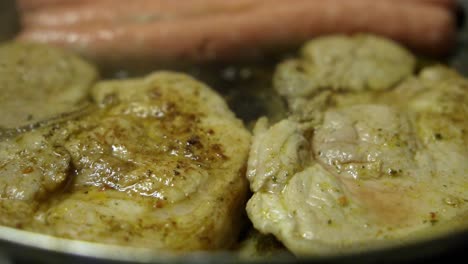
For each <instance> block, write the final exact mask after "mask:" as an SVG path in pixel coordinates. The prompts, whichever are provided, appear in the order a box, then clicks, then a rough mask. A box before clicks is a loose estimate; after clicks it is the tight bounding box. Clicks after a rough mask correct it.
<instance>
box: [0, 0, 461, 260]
mask: <svg viewBox="0 0 468 264" xmlns="http://www.w3.org/2000/svg"><path fill="white" fill-rule="evenodd" d="M459 4H460V7H461V8H460V15H459V18H460V20H459V22H460V23H459V33H458V40H457V41H458V43H457V47H456V49H455V50H454V51H453V52H452V55H451V56H450V57H448V58H447V61H446V62H447V63H448V64H449V65H450V66H452V67H453V68H455V69H457V70H458V71H459V72H461V73H462V74H464V75H465V76H468V25H467V24H468V23H466V22H465V19H464V13H468V1H464V0H463V1H461V0H460V1H459ZM17 17H18V14H17V11H16V9H15V1H14V0H1V1H0V42H1V41H6V40H8V39H10V38H11V37H12V36H14V34H15V33H16V32H17V30H18V28H19V22H18V19H17ZM272 65H274V64H273V63H272V62H271V61H267V62H261V63H259V64H255V65H253V66H252V65H250V66H249V67H252V69H254V70H256V71H253V72H254V73H255V72H257V73H258V72H260V74H253V77H251V78H250V79H249V80H247V81H245V80H241V81H240V82H241V83H239V82H236V81H234V82H233V81H232V80H229V81H227V80H225V79H223V78H220V77H217V76H220V75H222V74H221V71H222V70H213V69H207V73H206V74H205V75H200V76H201V78H202V79H203V78H204V76H205V77H206V76H211V77H206V78H205V79H206V80H205V81H207V82H208V83H209V84H210V83H211V84H216V85H213V86H214V87H224V88H223V89H221V91H220V92H222V93H223V94H224V95H226V94H228V95H229V96H228V97H227V98H228V103H229V104H230V106H231V108H232V109H233V110H234V111H235V112H236V114H237V115H238V116H239V117H241V118H242V119H244V120H245V121H247V122H249V121H252V120H255V119H256V118H257V117H258V116H260V115H264V114H270V113H269V111H268V110H267V108H268V107H265V106H264V105H261V103H259V102H260V101H262V100H255V99H256V98H255V96H257V97H258V94H251V95H252V98H250V99H249V100H247V101H246V100H245V98H246V96H245V94H243V93H244V92H246V91H245V90H244V91H243V90H239V89H237V88H238V87H241V86H244V87H245V86H248V85H246V82H248V83H250V84H252V83H256V84H258V83H264V84H265V82H262V81H261V79H262V78H264V76H265V74H266V75H268V73H271V71H272V69H273V66H272ZM218 66H219V65H218ZM218 66H217V67H213V68H216V69H219V67H218ZM230 67H232V66H230ZM236 67H245V65H244V66H236ZM221 69H223V68H221ZM224 69H226V68H224ZM119 74H120V73H119ZM111 75H112V74H111ZM213 76H215V77H213ZM114 77H115V76H114ZM248 83H247V84H248ZM236 86H238V87H236ZM233 87H234V88H236V89H233ZM232 90H236V91H237V92H234V93H232ZM257 99H258V98H257ZM246 108H248V109H250V110H252V109H253V110H254V111H246V110H245V109H246ZM466 250H468V230H459V231H456V232H455V231H454V232H451V233H448V234H445V235H443V236H439V237H435V238H433V239H431V240H423V241H419V242H411V243H407V244H405V245H399V246H394V247H390V248H381V249H374V250H369V251H365V252H357V253H349V254H344V255H332V256H327V257H309V258H297V257H294V256H292V255H291V254H288V253H286V252H284V253H283V252H279V253H277V254H274V255H270V256H267V257H264V258H261V259H245V258H242V257H241V256H239V255H238V254H236V253H235V252H231V251H221V252H214V253H213V252H196V253H189V254H182V255H180V254H178V255H176V254H171V253H169V252H157V251H155V250H150V249H141V248H140V249H139V248H129V247H122V246H111V245H104V244H97V243H91V242H83V241H75V240H67V239H62V238H56V237H51V236H47V235H42V234H36V233H31V232H27V231H22V230H17V229H13V228H9V227H2V226H0V264H10V263H11V264H12V263H31V262H32V263H96V264H98V263H99V264H101V263H102V264H104V263H105V264H126V263H173V264H176V263H191V264H197V263H444V262H447V261H450V260H452V259H454V258H457V259H458V261H457V262H460V263H468V262H467V260H468V257H467V255H468V254H466V253H465V251H466Z"/></svg>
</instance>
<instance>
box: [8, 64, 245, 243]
mask: <svg viewBox="0 0 468 264" xmlns="http://www.w3.org/2000/svg"><path fill="white" fill-rule="evenodd" d="M91 94H92V98H93V101H94V102H95V104H94V105H93V106H90V107H92V108H93V109H92V111H89V112H87V113H85V114H83V115H81V116H79V117H75V118H73V119H70V120H65V121H61V122H57V123H54V124H52V125H50V126H45V127H41V128H38V129H36V130H35V131H32V132H25V133H23V134H21V135H18V136H15V137H12V138H9V139H7V140H6V141H5V142H2V143H3V144H9V145H8V146H10V145H12V146H11V147H8V148H3V149H2V152H1V153H0V154H2V155H0V164H1V166H0V173H1V174H0V176H1V179H2V181H0V187H1V188H0V194H1V195H2V199H1V200H0V209H2V210H4V211H2V217H3V216H4V215H5V214H4V213H3V212H6V214H7V215H8V214H10V213H11V214H13V213H14V212H13V213H12V210H16V209H15V208H14V207H11V206H8V205H9V204H11V203H15V202H18V201H25V202H27V203H33V204H34V205H35V207H34V208H29V209H28V210H25V211H24V212H25V213H24V214H23V215H22V218H21V223H20V224H18V225H16V227H20V228H23V229H26V230H30V231H35V232H41V233H46V234H50V235H54V236H59V237H65V238H71V239H79V240H87V241H95V242H102V243H110V244H118V245H126V246H134V247H148V248H158V249H165V250H176V251H179V250H183V251H187V250H202V249H220V248H228V247H229V246H231V245H232V244H233V243H234V242H235V241H236V240H237V238H238V232H239V230H240V228H241V226H242V224H243V221H242V211H243V206H244V202H245V199H246V195H247V182H246V179H245V177H244V176H243V175H244V173H245V162H246V159H247V154H248V148H249V143H250V134H249V132H248V131H247V130H245V128H244V127H243V124H242V122H241V121H240V120H238V119H236V118H235V116H234V114H233V113H232V112H231V111H230V110H229V109H228V107H227V106H226V104H225V103H224V101H223V100H222V98H221V97H220V96H218V95H217V94H216V93H214V92H213V91H212V90H210V88H208V87H207V86H205V85H203V84H202V83H200V82H198V81H196V80H194V79H192V78H190V77H188V76H185V75H182V74H176V73H170V72H159V73H154V74H152V75H149V76H147V77H145V78H141V79H130V80H125V81H102V82H100V83H98V84H97V85H96V86H95V87H94V88H93V89H92V91H91ZM23 141H27V142H29V143H34V142H40V144H39V143H38V144H32V145H33V146H36V145H37V147H35V148H33V147H31V146H30V144H23V143H22V142H23ZM42 145H43V147H42V148H41V147H40V146H42ZM49 146H51V147H49ZM52 147H53V148H52ZM30 148H33V149H32V150H29V149H30ZM57 148H58V149H59V150H60V151H59V150H57ZM37 149H39V150H37ZM24 153H32V154H31V155H26V154H24ZM51 153H52V154H54V153H55V155H52V154H51ZM62 153H63V155H62V156H60V155H59V154H62ZM24 156H26V158H29V157H32V158H31V159H32V160H33V164H34V165H30V164H29V160H28V159H25V158H24ZM42 159H44V160H46V161H47V162H48V164H56V166H58V167H57V168H54V169H55V170H56V171H58V172H59V173H55V172H54V171H52V172H50V170H48V167H45V166H43V164H42V163H40V161H41V160H42ZM57 159H58V160H59V161H57ZM59 165H63V166H59ZM61 176H62V177H61ZM53 179H55V181H53ZM31 182H33V183H31ZM13 189H15V190H18V191H17V192H19V191H23V192H24V193H25V195H19V194H17V195H15V194H12V193H11V192H9V191H8V190H13ZM26 194H28V195H26ZM2 224H4V225H14V222H9V221H2Z"/></svg>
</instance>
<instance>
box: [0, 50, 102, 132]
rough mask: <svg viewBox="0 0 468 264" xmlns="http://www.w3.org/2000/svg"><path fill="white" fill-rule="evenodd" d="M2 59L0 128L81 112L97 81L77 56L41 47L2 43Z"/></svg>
mask: <svg viewBox="0 0 468 264" xmlns="http://www.w3.org/2000/svg"><path fill="white" fill-rule="evenodd" d="M0 58H1V61H0V112H1V113H2V114H1V117H0V129H1V128H4V129H5V128H10V129H11V128H17V127H20V126H27V125H31V124H34V123H37V122H39V121H44V120H47V119H51V118H54V117H57V116H58V115H60V114H63V113H69V112H73V111H75V110H77V109H80V108H81V107H82V106H83V105H84V104H85V103H86V102H87V100H88V93H89V89H90V88H91V85H92V84H93V83H94V82H95V81H96V80H97V78H98V74H97V70H96V68H95V67H94V66H92V65H91V64H89V63H87V62H86V61H84V60H82V59H81V58H78V56H76V55H74V54H70V53H68V52H64V51H61V50H59V49H57V48H52V47H48V46H45V45H41V44H26V43H7V44H2V45H0ZM0 132H1V131H0Z"/></svg>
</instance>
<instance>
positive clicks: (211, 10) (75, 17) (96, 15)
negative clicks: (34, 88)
mask: <svg viewBox="0 0 468 264" xmlns="http://www.w3.org/2000/svg"><path fill="white" fill-rule="evenodd" d="M62 1H63V0H62ZM82 1H83V0H81V1H78V2H77V3H75V4H72V5H68V4H67V5H57V6H52V7H49V8H46V9H41V10H38V11H32V12H26V13H25V15H24V16H23V23H22V24H23V26H24V27H53V26H63V25H83V24H86V23H115V24H122V23H144V22H151V21H156V20H168V19H180V18H182V19H183V18H186V17H188V16H189V17H193V16H206V15H210V14H219V13H233V12H242V11H243V10H248V9H250V10H251V9H254V8H257V7H258V6H261V5H266V4H269V5H273V4H275V3H278V0H224V1H219V0H190V1H183V2H182V1H171V0H139V1H121V0H112V1H109V0H100V1H96V2H91V3H90V2H86V1H84V2H82Z"/></svg>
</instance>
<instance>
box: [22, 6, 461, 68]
mask: <svg viewBox="0 0 468 264" xmlns="http://www.w3.org/2000/svg"><path fill="white" fill-rule="evenodd" d="M47 2H49V1H45V2H43V3H36V1H29V0H23V1H20V7H21V13H22V26H23V29H22V31H21V32H20V34H19V35H18V37H17V39H18V40H21V41H32V42H40V43H48V44H51V45H55V46H59V47H64V48H67V49H70V50H74V51H76V52H79V53H81V54H83V55H84V56H86V57H88V58H90V59H92V60H94V61H97V62H100V63H102V64H109V63H113V62H119V61H125V62H127V63H128V62H129V61H133V62H139V63H141V61H150V62H152V63H155V62H157V63H164V62H165V63H174V61H177V62H181V61H182V62H189V63H190V62H207V61H219V60H227V59H238V58H240V57H244V58H245V57H259V56H262V55H263V54H268V53H269V52H272V51H277V50H282V49H284V48H289V47H291V46H295V45H299V44H300V43H302V42H304V41H306V40H308V39H310V38H312V37H316V36H320V35H324V34H333V33H335V34H336V33H357V32H370V33H374V34H380V35H382V36H386V37H389V38H392V39H394V40H397V41H399V42H401V43H404V44H405V45H407V46H408V47H410V48H413V49H415V50H418V51H419V52H422V53H426V54H430V55H445V54H447V53H448V52H450V50H451V48H452V47H453V45H454V40H455V33H456V23H455V14H454V7H455V6H456V1H454V0H400V1H397V2H398V3H395V1H392V0H379V1H375V0H353V1H348V0H327V1H309V0H294V1H292V2H291V1H276V0H261V1H258V0H229V1H217V0H192V1H172V0H157V1H153V0H140V1H122V0H98V1H88V0H80V1H67V0H62V1H60V0H58V1H52V2H51V3H47Z"/></svg>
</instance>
